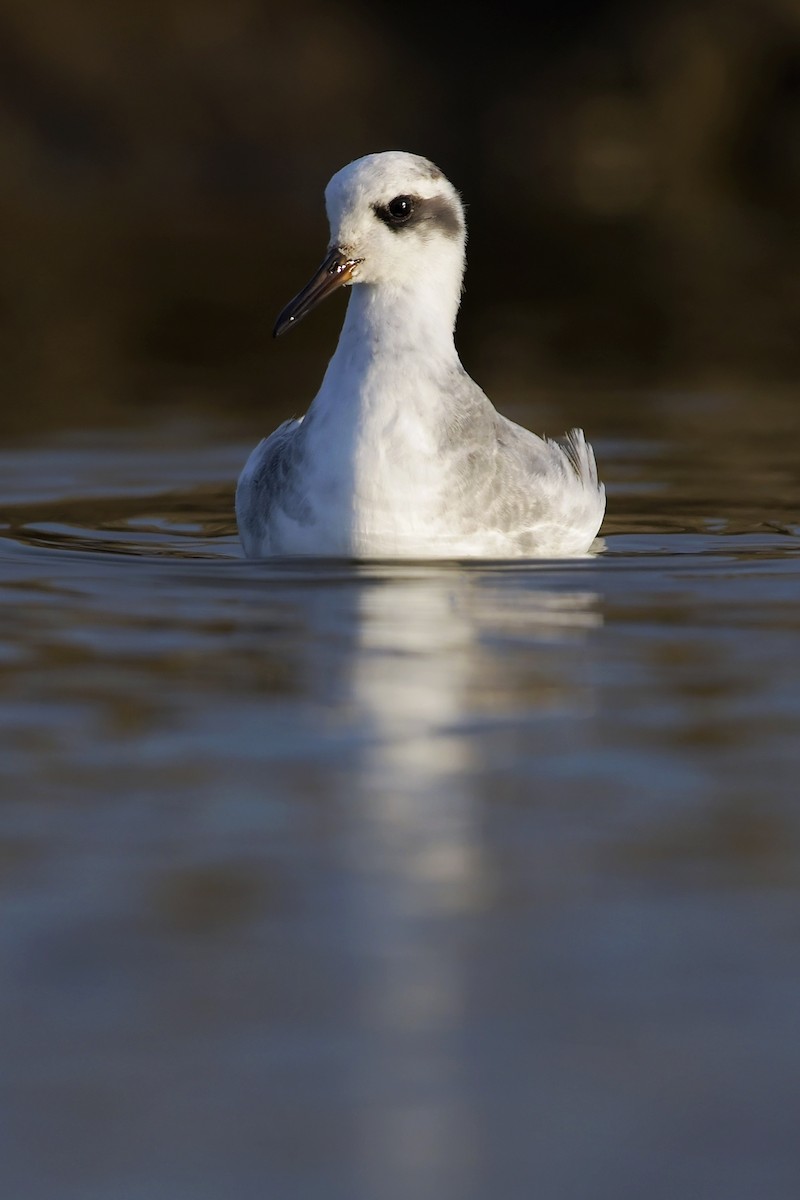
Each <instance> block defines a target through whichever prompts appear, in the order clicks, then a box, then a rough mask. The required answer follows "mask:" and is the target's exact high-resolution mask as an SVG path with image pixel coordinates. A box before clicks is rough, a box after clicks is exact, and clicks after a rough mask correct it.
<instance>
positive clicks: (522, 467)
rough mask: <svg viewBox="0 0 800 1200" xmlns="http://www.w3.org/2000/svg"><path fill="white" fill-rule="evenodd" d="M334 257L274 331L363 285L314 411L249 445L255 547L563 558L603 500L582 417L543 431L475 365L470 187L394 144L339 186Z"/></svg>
mask: <svg viewBox="0 0 800 1200" xmlns="http://www.w3.org/2000/svg"><path fill="white" fill-rule="evenodd" d="M325 205H326V210H327V216H328V221H329V225H330V241H329V243H328V247H327V254H326V257H325V258H324V260H323V262H322V264H321V266H320V267H319V269H318V270H317V272H316V273H315V274H314V275H313V276H312V277H311V279H310V280H309V282H308V283H307V284H306V286H305V287H304V288H303V289H302V290H301V291H300V292H299V293H298V294H297V295H296V296H295V298H294V299H293V300H291V301H290V303H289V304H287V305H286V307H285V308H284V309H283V310H282V311H281V313H280V314H279V316H278V318H277V321H276V323H275V328H274V331H273V332H274V336H275V337H278V336H280V335H282V334H284V333H286V331H287V330H289V329H292V328H293V327H294V326H295V325H297V324H298V323H299V322H300V321H301V320H302V319H303V318H304V317H305V316H307V315H308V313H309V312H311V310H312V309H313V308H315V307H316V306H317V305H318V304H319V303H320V302H321V301H322V300H324V299H325V298H326V297H328V296H330V295H331V294H332V293H333V292H335V291H337V290H338V289H340V288H348V289H349V299H348V303H347V309H346V313H345V317H344V323H343V325H342V329H341V334H340V336H339V340H338V344H337V346H336V350H335V352H334V354H333V357H332V358H331V359H330V362H329V363H328V367H327V370H326V371H325V374H324V377H323V380H322V383H321V386H320V388H319V391H318V392H317V394H316V396H315V397H314V399H313V401H312V402H311V404H310V406H309V408H308V411H307V412H306V414H305V416H300V417H298V418H292V419H290V420H287V421H284V422H283V424H281V425H279V426H278V428H277V429H275V431H274V432H273V433H272V434H271V435H270V436H268V437H266V438H264V439H263V440H262V441H261V442H260V443H259V444H258V445H257V446H256V448H255V449H254V450H253V452H252V453H251V454H250V456H249V458H248V460H247V462H246V463H245V466H244V468H243V470H242V472H241V475H240V478H239V481H238V484H237V488H236V518H237V525H238V530H239V536H240V541H241V544H242V548H243V551H244V554H245V556H246V557H248V558H254V557H255V558H266V557H271V556H281V557H283V556H286V557H292V556H314V557H322V558H335V559H341V558H349V559H426V560H427V559H462V558H463V559H520V558H543V557H544V558H547V557H550V558H564V557H573V556H581V555H585V554H587V553H588V552H589V550H590V547H591V546H592V544H593V542H594V540H595V537H596V535H597V533H598V531H599V529H600V525H601V523H602V520H603V516H604V512H605V489H604V487H603V484H602V483H600V482H599V481H598V476H597V467H596V463H595V456H594V452H593V450H592V448H591V446H590V445H589V443H588V442H587V441H586V439H585V437H584V434H583V432H582V430H580V429H573V430H571V431H570V432H569V433H568V434H566V435H565V436H564V438H563V439H561V440H552V439H550V438H547V437H539V436H537V435H536V434H534V433H532V432H530V431H529V430H528V429H526V428H524V427H522V426H520V425H517V424H515V423H514V422H513V421H511V420H510V419H508V418H507V417H505V416H503V415H501V414H500V413H499V412H498V410H497V409H496V408H495V407H494V405H493V404H492V403H491V401H490V400H489V399H488V397H487V396H486V395H485V393H484V392H483V391H482V390H481V388H480V387H479V386H478V384H477V383H475V382H474V381H473V380H472V378H471V377H470V376H469V375H468V374H467V372H466V370H465V368H464V367H463V366H462V364H461V360H460V357H459V354H458V352H457V350H456V346H455V325H456V317H457V313H458V309H459V306H460V301H461V294H462V288H463V277H464V271H465V265H466V236H467V230H466V220H465V209H464V204H463V202H462V199H461V196H460V194H459V192H458V191H457V190H456V188H455V186H454V185H453V184H452V183H451V182H450V181H449V180H448V179H447V178H446V177H445V175H444V174H443V173H442V171H441V170H440V169H439V168H438V167H437V166H435V165H434V164H433V163H432V162H430V161H429V160H428V159H426V158H423V157H421V156H419V155H416V154H411V153H408V152H406V151H395V150H392V151H383V152H380V153H375V154H368V155H366V156H364V157H363V158H359V159H356V160H355V161H354V162H351V163H349V164H348V165H347V166H345V167H343V168H342V169H341V170H339V171H338V172H337V173H336V174H335V175H334V176H333V177H332V179H331V180H330V182H329V183H328V186H327V188H326V189H325Z"/></svg>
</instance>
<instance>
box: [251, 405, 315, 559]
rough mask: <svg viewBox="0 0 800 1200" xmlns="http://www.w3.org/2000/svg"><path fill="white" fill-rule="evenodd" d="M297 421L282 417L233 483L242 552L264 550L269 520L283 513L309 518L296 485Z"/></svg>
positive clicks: (298, 472)
mask: <svg viewBox="0 0 800 1200" xmlns="http://www.w3.org/2000/svg"><path fill="white" fill-rule="evenodd" d="M300 427H301V421H297V420H294V419H291V420H288V421H284V422H283V424H282V425H279V426H278V428H277V429H276V430H275V432H274V433H271V434H270V435H269V437H267V438H264V439H263V441H261V442H259V444H258V445H257V446H256V448H255V450H253V452H252V454H251V455H250V457H249V458H248V460H247V462H246V463H245V465H244V469H243V471H242V473H241V475H240V476H239V482H238V484H237V487H236V520H237V523H238V526H239V535H240V537H241V539H242V544H243V546H244V549H245V553H246V554H248V555H251V554H261V553H263V552H264V541H265V537H268V535H269V528H270V524H271V522H272V521H274V520H275V519H276V518H278V517H280V515H281V514H284V515H285V516H287V517H290V518H291V519H292V520H294V521H298V522H299V523H300V524H305V523H306V522H308V521H310V520H311V511H310V509H309V506H308V502H307V501H306V500H305V499H304V497H303V494H302V491H301V489H300V487H299V481H300V479H301V478H302V471H301V470H299V467H300V463H301V460H302V453H303V448H302V439H301V438H300V437H299V436H298V435H299V432H300Z"/></svg>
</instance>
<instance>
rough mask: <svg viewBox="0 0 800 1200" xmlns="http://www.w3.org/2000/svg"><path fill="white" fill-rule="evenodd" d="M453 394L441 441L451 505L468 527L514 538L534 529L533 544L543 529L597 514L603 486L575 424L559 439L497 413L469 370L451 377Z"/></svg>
mask: <svg viewBox="0 0 800 1200" xmlns="http://www.w3.org/2000/svg"><path fill="white" fill-rule="evenodd" d="M454 384H455V386H454ZM450 394H451V395H452V396H453V398H454V400H455V405H454V407H453V408H452V409H451V410H450V414H449V419H448V427H447V429H446V430H445V431H444V439H445V440H446V442H447V444H448V446H449V447H450V453H451V456H452V466H451V479H452V483H453V485H454V487H455V492H456V495H455V496H454V500H455V505H456V507H457V508H458V509H459V510H460V513H461V514H462V518H464V517H465V518H466V520H467V523H468V525H469V526H471V527H472V528H474V529H480V528H482V527H484V528H485V527H491V528H494V529H497V530H500V531H504V532H506V533H508V534H509V535H510V536H513V537H515V538H519V537H520V536H524V537H527V535H528V534H531V535H532V536H533V539H534V541H535V538H536V536H537V530H538V529H540V528H542V527H544V526H553V525H562V524H566V525H569V524H572V523H583V522H584V521H586V522H588V523H591V522H592V520H593V514H599V515H600V516H602V510H603V508H604V507H605V493H604V489H603V487H602V484H600V483H599V482H598V479H597V468H596V466H595V460H594V454H593V452H592V449H591V447H590V446H589V445H588V444H587V442H586V441H585V439H584V436H583V433H582V432H581V431H580V430H579V429H573V430H572V431H571V432H570V433H569V434H567V436H566V438H565V439H564V441H563V443H561V442H556V441H552V440H551V439H549V438H541V437H537V435H536V434H534V433H531V432H530V430H528V429H525V428H524V427H523V426H521V425H517V424H515V423H514V422H513V421H510V420H509V419H508V418H507V417H504V416H502V415H501V414H500V413H498V411H497V409H496V408H495V407H494V405H493V404H492V403H491V401H490V400H489V399H488V397H487V396H486V395H485V394H484V393H483V391H482V390H481V389H480V387H478V385H477V384H476V383H475V382H474V380H472V379H471V378H470V377H469V375H467V374H466V372H464V374H463V375H461V374H459V377H458V378H457V379H456V380H452V381H451V383H450ZM597 524H599V517H598V520H597Z"/></svg>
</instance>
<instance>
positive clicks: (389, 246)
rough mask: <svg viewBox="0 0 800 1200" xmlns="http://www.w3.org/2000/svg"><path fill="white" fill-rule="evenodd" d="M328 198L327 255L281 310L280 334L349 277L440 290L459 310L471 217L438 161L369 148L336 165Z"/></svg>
mask: <svg viewBox="0 0 800 1200" xmlns="http://www.w3.org/2000/svg"><path fill="white" fill-rule="evenodd" d="M325 206H326V209H327V213H328V220H329V223H330V230H331V237H330V241H329V243H328V256H327V258H326V259H325V261H324V262H323V264H322V266H321V267H320V269H319V271H318V272H317V274H316V275H315V276H314V277H313V278H312V279H311V281H310V282H309V283H308V284H307V286H306V287H305V288H304V289H303V291H302V292H300V294H299V295H298V296H297V297H295V299H294V300H293V301H292V302H291V303H290V304H288V305H287V306H286V308H285V309H284V310H283V312H282V313H281V314H280V316H279V317H278V321H277V323H276V326H275V334H276V336H277V335H278V334H280V333H283V332H284V330H286V329H288V328H290V326H291V325H293V324H296V323H297V321H299V320H300V319H301V318H302V317H304V316H305V315H306V313H307V312H309V311H310V310H311V309H312V308H313V307H314V306H315V305H316V304H318V303H319V301H320V300H322V299H324V297H325V296H327V295H329V294H330V293H331V292H332V291H334V290H335V289H336V288H337V287H341V286H342V285H347V284H366V285H374V286H375V287H377V288H380V289H382V290H386V291H388V292H389V293H390V294H391V295H395V296H396V295H399V294H400V293H403V292H410V293H420V292H422V293H424V292H426V291H429V290H435V291H436V293H437V295H438V298H439V304H440V305H441V307H442V308H444V309H449V308H450V307H452V315H453V319H454V318H455V313H456V311H457V309H458V302H459V298H460V294H461V282H462V278H463V274H464V247H465V243H466V223H465V220H464V206H463V205H462V203H461V199H460V197H459V195H458V192H457V191H456V189H455V188H454V187H453V185H452V184H451V183H450V182H449V181H448V180H447V179H446V178H445V177H444V175H443V174H442V172H441V171H440V170H439V168H438V167H435V166H434V165H433V163H431V162H429V161H428V160H427V159H426V158H420V157H419V155H416V154H407V153H405V152H404V151H401V150H390V151H386V152H385V153H383V154H368V155H367V156H366V157H365V158H359V159H357V160H356V161H355V162H352V163H350V164H349V165H348V166H346V167H343V168H342V170H341V171H337V173H336V174H335V175H334V176H333V178H332V179H331V181H330V183H329V184H328V186H327V188H326V190H325Z"/></svg>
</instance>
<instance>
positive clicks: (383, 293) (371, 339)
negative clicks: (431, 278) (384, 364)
mask: <svg viewBox="0 0 800 1200" xmlns="http://www.w3.org/2000/svg"><path fill="white" fill-rule="evenodd" d="M459 300H460V279H459V281H458V286H452V287H450V288H443V287H442V286H441V281H438V286H437V285H435V284H434V283H433V282H431V283H430V284H428V283H427V281H426V280H424V279H415V280H414V281H413V283H412V284H405V285H404V284H387V283H372V284H354V285H353V287H352V290H351V295H350V300H349V302H348V306H347V314H346V316H345V320H344V326H343V327H342V332H341V335H340V338H339V345H338V347H337V350H336V355H335V356H334V358H335V359H337V358H339V357H340V356H341V357H342V358H343V359H344V360H345V362H347V363H348V365H349V369H350V370H352V369H353V368H354V367H355V366H356V364H357V363H358V364H359V365H360V366H361V367H366V366H368V365H369V364H370V363H376V362H380V361H381V360H386V359H394V360H398V359H399V360H401V361H402V360H407V361H408V362H409V364H410V363H412V362H413V363H416V364H418V365H419V364H420V363H424V362H425V361H426V360H427V361H430V363H431V365H435V364H437V363H441V362H442V361H443V360H449V359H452V358H455V357H456V350H455V344H454V341H453V332H454V328H455V322H456V314H457V312H458V305H459ZM342 365H344V364H342Z"/></svg>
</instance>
